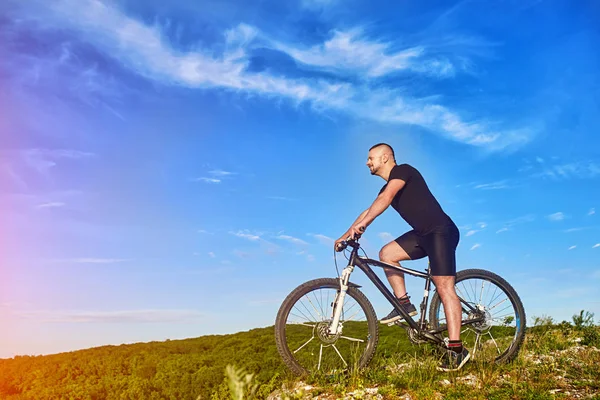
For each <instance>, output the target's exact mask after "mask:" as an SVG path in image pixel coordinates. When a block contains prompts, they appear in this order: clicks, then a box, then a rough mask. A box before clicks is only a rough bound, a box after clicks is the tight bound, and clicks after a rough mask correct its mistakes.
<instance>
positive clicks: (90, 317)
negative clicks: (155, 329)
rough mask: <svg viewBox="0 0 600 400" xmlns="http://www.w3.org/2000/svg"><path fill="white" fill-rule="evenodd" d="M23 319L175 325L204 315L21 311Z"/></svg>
mask: <svg viewBox="0 0 600 400" xmlns="http://www.w3.org/2000/svg"><path fill="white" fill-rule="evenodd" d="M18 315H19V316H21V317H23V318H28V319H35V320H41V321H43V322H51V323H61V322H65V323H167V322H169V323H177V322H182V323H183V322H198V321H201V320H205V319H206V314H204V313H200V312H198V311H195V310H152V309H150V310H125V311H54V310H53V311H27V312H24V311H21V312H18Z"/></svg>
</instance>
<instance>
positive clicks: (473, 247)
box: [471, 243, 481, 250]
mask: <svg viewBox="0 0 600 400" xmlns="http://www.w3.org/2000/svg"><path fill="white" fill-rule="evenodd" d="M480 247H481V245H480V244H479V243H475V244H474V245H473V246H472V247H471V250H475V249H478V248H480Z"/></svg>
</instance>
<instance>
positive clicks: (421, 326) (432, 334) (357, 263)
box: [329, 241, 483, 345]
mask: <svg viewBox="0 0 600 400" xmlns="http://www.w3.org/2000/svg"><path fill="white" fill-rule="evenodd" d="M347 243H348V246H351V247H352V252H351V255H350V260H349V263H348V266H347V267H346V268H344V270H343V271H342V275H341V276H340V292H339V294H338V296H337V298H336V300H335V302H334V310H333V319H332V323H331V325H330V327H329V333H330V334H337V333H338V331H339V329H340V326H339V325H340V324H339V321H340V316H341V310H342V306H343V304H344V298H345V295H346V292H347V290H348V287H349V286H351V285H352V283H349V280H350V275H351V274H352V272H353V271H354V268H355V267H358V268H360V269H361V270H362V271H363V272H364V273H365V275H367V277H368V278H369V279H370V280H371V282H373V284H374V285H375V287H376V288H377V289H378V290H379V291H380V292H381V294H383V296H384V297H385V298H386V299H387V300H388V301H389V302H390V303H391V304H392V305H393V306H394V308H395V309H396V311H398V313H399V314H400V315H402V317H404V321H406V323H407V324H408V325H409V326H410V327H411V328H412V329H413V330H414V331H415V332H416V333H418V334H419V335H420V336H421V337H423V338H426V339H428V340H430V341H433V342H435V343H437V344H440V345H442V344H443V343H444V341H443V339H442V338H440V337H438V336H436V334H438V333H441V332H443V331H444V330H445V329H444V328H440V329H437V330H432V331H428V330H427V321H426V320H425V316H426V310H427V304H428V302H429V291H430V289H431V280H432V278H431V273H430V272H431V269H430V267H429V266H428V268H427V272H421V271H417V270H414V269H410V268H406V267H402V266H396V265H392V264H387V263H384V262H381V261H377V260H372V259H370V258H365V257H360V256H359V255H358V249H359V248H360V245H359V244H358V243H357V242H356V241H349V242H347ZM370 265H373V266H376V267H381V268H391V269H394V270H396V271H399V272H404V273H406V274H409V275H412V276H416V277H418V278H423V279H425V290H424V295H423V300H422V301H421V305H420V308H421V318H420V320H419V322H418V323H417V322H415V320H413V319H412V317H411V316H410V315H408V313H407V312H406V311H404V308H403V307H402V306H401V305H400V302H399V301H398V299H397V298H396V296H394V294H393V293H392V292H391V291H390V290H389V289H388V288H387V286H386V285H385V284H384V283H383V282H382V281H381V279H379V277H378V276H377V275H376V274H375V272H374V271H373V270H372V269H371V267H370ZM459 299H460V302H461V303H462V304H463V306H466V307H467V308H468V309H469V310H470V311H472V312H474V311H476V309H475V308H474V307H473V306H472V305H470V304H469V303H467V302H466V301H464V300H463V299H462V298H460V296H459ZM482 320H483V318H473V319H470V320H468V321H462V323H461V325H466V324H472V323H476V322H480V321H482Z"/></svg>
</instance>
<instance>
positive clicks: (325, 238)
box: [308, 233, 335, 246]
mask: <svg viewBox="0 0 600 400" xmlns="http://www.w3.org/2000/svg"><path fill="white" fill-rule="evenodd" d="M308 236H312V237H314V238H315V239H317V240H318V241H319V242H320V243H321V244H324V245H326V246H331V245H333V242H335V240H334V239H332V238H330V237H329V236H325V235H322V234H320V233H317V234H312V233H309V234H308Z"/></svg>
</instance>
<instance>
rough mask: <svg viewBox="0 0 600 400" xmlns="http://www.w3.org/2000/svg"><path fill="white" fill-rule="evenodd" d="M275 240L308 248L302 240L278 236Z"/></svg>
mask: <svg viewBox="0 0 600 400" xmlns="http://www.w3.org/2000/svg"><path fill="white" fill-rule="evenodd" d="M277 239H281V240H286V241H288V242H290V243H293V244H296V245H300V246H308V243H306V242H305V241H304V240H302V239H298V238H295V237H293V236H289V235H279V236H277Z"/></svg>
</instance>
